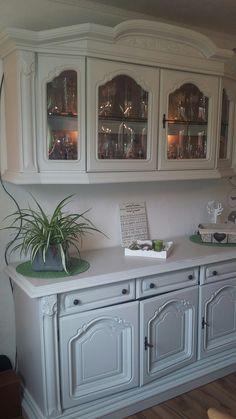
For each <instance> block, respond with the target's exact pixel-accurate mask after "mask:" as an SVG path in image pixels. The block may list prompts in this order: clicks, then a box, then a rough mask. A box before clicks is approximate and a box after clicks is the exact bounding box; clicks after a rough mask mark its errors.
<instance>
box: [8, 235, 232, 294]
mask: <svg viewBox="0 0 236 419" xmlns="http://www.w3.org/2000/svg"><path fill="white" fill-rule="evenodd" d="M173 241H174V247H173V250H172V252H171V254H170V255H169V257H168V258H167V259H164V260H163V259H153V258H145V257H143V258H138V257H132V256H125V255H124V249H123V248H122V247H111V248H106V249H98V250H89V251H86V252H82V253H81V257H82V259H85V260H87V261H88V262H89V263H90V268H89V269H88V270H87V271H86V272H84V273H81V274H78V275H75V276H67V277H64V278H49V279H43V278H32V277H25V276H23V275H21V274H19V273H17V272H16V269H15V268H16V266H17V265H18V264H19V262H18V263H15V264H12V265H9V266H8V267H7V268H6V273H7V275H8V276H9V277H10V278H11V279H12V280H13V282H14V283H16V284H17V285H18V286H19V287H20V288H21V289H23V290H24V291H25V292H26V294H27V295H28V296H29V297H31V298H38V297H43V296H46V295H51V294H58V293H62V292H66V291H73V290H79V289H83V288H89V287H94V286H97V285H102V284H108V283H113V282H117V281H123V280H127V279H133V278H139V277H144V276H149V275H155V274H159V273H164V272H168V271H175V270H179V269H184V268H189V267H196V266H200V265H205V264H208V263H215V262H220V261H227V260H230V259H235V258H236V247H227V246H225V247H217V246H205V245H202V244H196V243H193V242H191V241H190V240H189V238H188V237H178V238H175V239H174V240H173Z"/></svg>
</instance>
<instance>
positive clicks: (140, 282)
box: [136, 267, 199, 298]
mask: <svg viewBox="0 0 236 419" xmlns="http://www.w3.org/2000/svg"><path fill="white" fill-rule="evenodd" d="M198 273H199V269H198V267H197V268H190V269H181V270H179V271H174V272H168V273H165V274H160V275H151V276H146V277H145V278H138V279H137V280H136V296H137V298H141V297H148V296H150V295H157V294H161V293H163V292H168V291H173V290H178V289H180V288H186V287H191V286H193V285H196V284H198Z"/></svg>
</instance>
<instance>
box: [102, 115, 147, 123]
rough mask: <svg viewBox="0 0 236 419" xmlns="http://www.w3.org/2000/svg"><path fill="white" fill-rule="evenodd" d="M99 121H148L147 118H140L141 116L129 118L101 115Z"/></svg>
mask: <svg viewBox="0 0 236 419" xmlns="http://www.w3.org/2000/svg"><path fill="white" fill-rule="evenodd" d="M98 119H99V121H101V122H102V121H104V122H120V123H121V124H122V123H124V124H125V123H130V122H131V123H132V122H141V123H147V118H139V117H129V118H120V117H119V116H99V117H98Z"/></svg>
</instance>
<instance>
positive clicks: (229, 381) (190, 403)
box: [125, 373, 236, 419]
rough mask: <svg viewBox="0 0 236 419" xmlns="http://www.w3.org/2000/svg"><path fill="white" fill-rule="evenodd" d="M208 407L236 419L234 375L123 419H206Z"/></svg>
mask: <svg viewBox="0 0 236 419" xmlns="http://www.w3.org/2000/svg"><path fill="white" fill-rule="evenodd" d="M209 407H215V408H218V409H220V410H222V411H225V412H226V413H228V414H230V415H232V417H233V418H235V419H236V373H234V374H230V375H227V376H226V377H223V378H220V379H219V380H216V381H213V382H212V383H209V384H207V385H205V386H202V387H199V388H197V389H195V390H192V391H190V392H188V393H184V394H182V395H181V396H178V397H175V398H174V399H171V400H168V401H167V402H164V403H161V404H159V405H157V406H154V407H152V408H150V409H146V410H143V411H142V412H139V413H136V414H135V415H132V416H127V417H126V418H125V419H207V409H209Z"/></svg>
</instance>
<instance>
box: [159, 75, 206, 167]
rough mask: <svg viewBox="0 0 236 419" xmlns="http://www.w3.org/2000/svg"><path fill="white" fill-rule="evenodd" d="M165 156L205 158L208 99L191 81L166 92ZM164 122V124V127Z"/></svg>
mask: <svg viewBox="0 0 236 419" xmlns="http://www.w3.org/2000/svg"><path fill="white" fill-rule="evenodd" d="M168 104H169V107H168V118H167V119H166V118H165V115H164V116H163V127H164V128H165V127H166V128H167V140H168V145H167V159H168V160H171V159H202V158H206V153H207V150H206V147H207V137H206V132H207V118H208V98H207V97H206V96H205V95H204V94H203V93H202V92H201V91H200V90H199V88H198V87H197V86H195V85H194V84H192V83H185V84H183V85H182V86H181V87H180V88H178V89H177V90H175V91H174V92H172V93H171V94H170V95H169V102H168ZM166 123H167V126H166Z"/></svg>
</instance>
